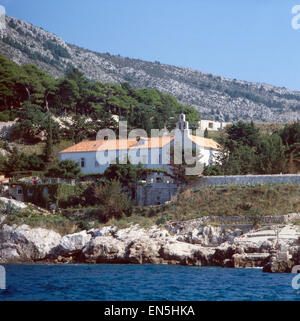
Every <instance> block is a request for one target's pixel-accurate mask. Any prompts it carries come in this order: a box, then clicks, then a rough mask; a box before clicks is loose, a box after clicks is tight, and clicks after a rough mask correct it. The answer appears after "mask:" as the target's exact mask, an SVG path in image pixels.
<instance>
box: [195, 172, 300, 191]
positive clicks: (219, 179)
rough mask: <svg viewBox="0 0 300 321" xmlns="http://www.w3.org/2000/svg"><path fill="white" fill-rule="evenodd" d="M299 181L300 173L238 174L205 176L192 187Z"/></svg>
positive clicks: (299, 182)
mask: <svg viewBox="0 0 300 321" xmlns="http://www.w3.org/2000/svg"><path fill="white" fill-rule="evenodd" d="M281 183H298V184H300V174H287V175H237V176H205V177H202V178H201V179H200V180H199V181H198V182H197V183H195V184H193V185H192V186H191V187H192V188H197V187H202V186H209V185H229V184H234V185H260V184H281Z"/></svg>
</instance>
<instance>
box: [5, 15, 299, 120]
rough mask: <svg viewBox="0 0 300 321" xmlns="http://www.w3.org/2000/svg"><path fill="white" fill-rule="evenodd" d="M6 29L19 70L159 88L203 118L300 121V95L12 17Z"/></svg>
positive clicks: (10, 52) (8, 53) (7, 46)
mask: <svg viewBox="0 0 300 321" xmlns="http://www.w3.org/2000/svg"><path fill="white" fill-rule="evenodd" d="M6 25H7V28H6V29H4V30H3V31H1V33H0V53H1V54H3V55H4V56H6V57H8V58H9V59H11V60H12V61H14V62H16V63H18V64H20V65H23V64H27V63H34V64H36V65H37V66H38V67H39V68H41V69H43V70H45V71H46V72H48V73H50V74H52V75H53V76H54V77H62V76H63V75H64V74H65V72H66V70H68V69H69V68H70V67H76V68H78V69H79V70H81V71H82V72H83V73H84V74H85V75H86V76H87V77H88V78H90V79H93V80H99V81H102V82H114V83H121V82H129V83H130V84H131V85H132V86H133V87H135V88H141V87H146V88H155V89H158V90H160V91H162V92H165V93H169V94H172V95H174V96H176V97H177V98H178V99H179V101H180V102H181V103H183V104H186V105H191V106H194V107H195V108H196V109H197V110H199V111H200V113H201V115H202V118H210V119H215V120H221V121H222V120H223V121H235V120H238V119H243V120H248V121H249V120H251V119H253V120H255V121H268V122H288V121H295V120H298V119H300V92H299V91H291V90H288V89H286V88H279V87H275V86H272V85H267V84H262V83H251V82H245V81H239V80H235V79H234V80H231V79H225V78H222V77H219V76H216V75H212V74H207V73H203V72H201V71H197V70H192V69H188V68H183V67H176V66H171V65H165V64H161V63H159V62H147V61H142V60H138V59H130V58H124V57H121V56H112V55H110V54H109V53H97V52H93V51H89V50H86V49H83V48H80V47H78V46H75V45H71V44H68V43H66V42H65V41H64V40H62V39H61V38H60V37H59V36H57V35H54V34H52V33H50V32H47V31H45V30H43V29H40V28H37V27H35V26H33V25H31V24H29V23H26V22H24V21H21V20H17V19H14V18H11V17H6ZM245 63H247V62H245Z"/></svg>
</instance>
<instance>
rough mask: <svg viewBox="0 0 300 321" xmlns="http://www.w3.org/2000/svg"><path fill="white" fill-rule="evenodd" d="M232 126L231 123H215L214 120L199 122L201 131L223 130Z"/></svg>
mask: <svg viewBox="0 0 300 321" xmlns="http://www.w3.org/2000/svg"><path fill="white" fill-rule="evenodd" d="M228 125H231V123H225V122H219V121H213V120H205V119H203V120H200V121H199V128H200V129H201V130H205V129H207V130H222V129H224V128H225V127H226V126H228Z"/></svg>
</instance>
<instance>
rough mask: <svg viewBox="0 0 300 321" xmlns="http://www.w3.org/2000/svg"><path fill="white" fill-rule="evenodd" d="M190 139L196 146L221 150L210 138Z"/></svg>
mask: <svg viewBox="0 0 300 321" xmlns="http://www.w3.org/2000/svg"><path fill="white" fill-rule="evenodd" d="M190 138H191V140H192V142H193V143H195V144H197V145H198V146H201V147H205V148H211V149H216V150H220V149H221V146H220V145H219V144H218V143H217V142H216V141H214V140H213V139H211V138H204V137H200V136H193V135H190Z"/></svg>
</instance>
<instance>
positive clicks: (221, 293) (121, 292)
mask: <svg viewBox="0 0 300 321" xmlns="http://www.w3.org/2000/svg"><path fill="white" fill-rule="evenodd" d="M3 266H4V267H5V269H6V290H0V301H2V300H10V301H13V300H18V301H20V300H21V301H36V300H45V301H48V300H51V301H57V300H59V301H61V300H68V301H78V300H80V301H82V300H88V301H96V300H100V301H107V300H109V301H111V300H112V301H127V300H134V301H144V300H147V301H152V300H155V301H168V300H170V301H177V300H180V301H211V300H217V301H225V300H226V301H227V300H230V301H231V300H238V301H246V300H247V301H248V300H251V301H268V300H292V301H294V300H299V299H300V291H299V290H294V289H293V288H292V286H291V282H292V279H293V277H294V276H295V275H294V274H268V273H263V272H262V270H261V269H229V268H219V267H191V266H175V265H109V264H105V265H104V264H103V265H76V264H75V265H39V264H35V265H10V264H7V265H5V264H4V265H3Z"/></svg>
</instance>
